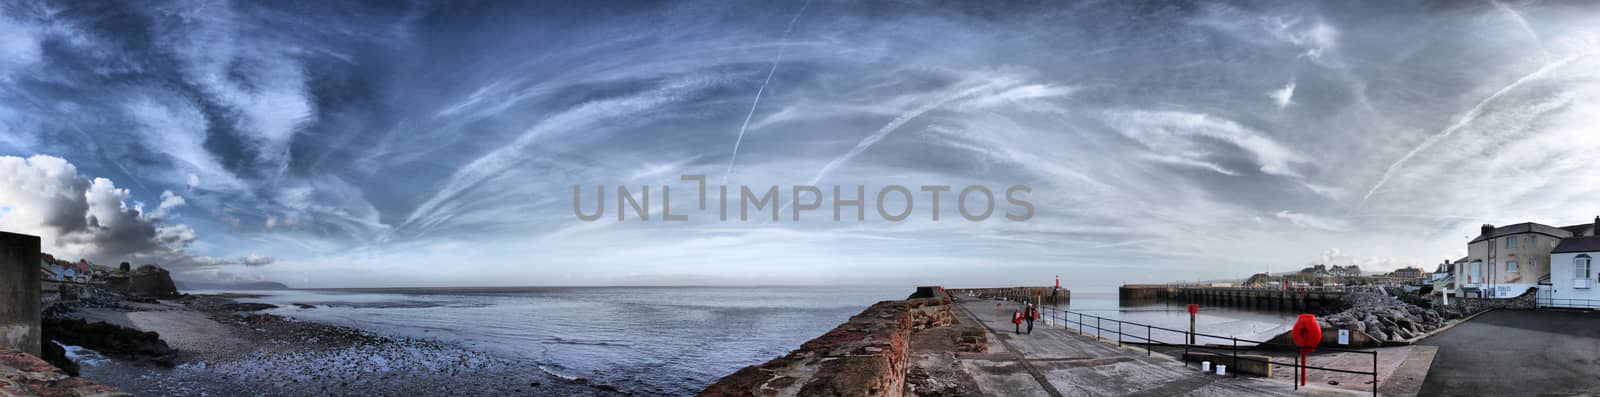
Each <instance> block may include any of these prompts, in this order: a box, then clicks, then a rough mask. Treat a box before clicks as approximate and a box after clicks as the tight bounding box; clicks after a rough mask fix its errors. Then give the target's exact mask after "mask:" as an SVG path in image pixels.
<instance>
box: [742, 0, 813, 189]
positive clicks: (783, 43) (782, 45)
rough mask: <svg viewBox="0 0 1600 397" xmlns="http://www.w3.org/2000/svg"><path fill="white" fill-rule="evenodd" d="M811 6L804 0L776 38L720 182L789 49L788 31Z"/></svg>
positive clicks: (791, 29)
mask: <svg viewBox="0 0 1600 397" xmlns="http://www.w3.org/2000/svg"><path fill="white" fill-rule="evenodd" d="M810 6H811V0H806V2H805V4H801V5H800V11H798V12H795V13H794V18H790V19H789V27H787V28H784V29H783V36H782V37H781V38H779V39H778V56H777V57H776V58H773V59H772V67H771V68H768V69H767V78H766V80H762V81H761V88H757V89H756V99H755V100H753V101H750V112H749V113H746V114H745V115H744V123H743V124H739V137H738V138H735V139H734V140H733V157H732V158H729V159H728V170H727V171H723V172H722V184H724V185H726V184H728V174H732V173H733V164H734V163H737V162H738V161H739V143H741V142H744V131H745V130H746V129H749V128H750V118H751V117H754V116H755V115H756V105H760V104H761V93H763V92H766V91H767V84H768V83H771V82H772V75H773V74H775V73H777V72H778V64H779V63H782V62H783V53H784V51H785V50H788V49H789V32H790V31H793V30H794V24H795V22H799V21H800V16H801V15H805V13H806V7H810Z"/></svg>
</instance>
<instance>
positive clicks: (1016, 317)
mask: <svg viewBox="0 0 1600 397" xmlns="http://www.w3.org/2000/svg"><path fill="white" fill-rule="evenodd" d="M1011 323H1012V324H1015V325H1016V326H1017V335H1022V311H1021V310H1017V311H1013V312H1011Z"/></svg>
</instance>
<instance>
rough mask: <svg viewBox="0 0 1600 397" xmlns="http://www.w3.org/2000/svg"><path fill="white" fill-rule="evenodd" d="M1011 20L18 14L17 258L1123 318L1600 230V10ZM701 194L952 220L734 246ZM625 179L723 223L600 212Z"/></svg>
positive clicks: (933, 8)
mask: <svg viewBox="0 0 1600 397" xmlns="http://www.w3.org/2000/svg"><path fill="white" fill-rule="evenodd" d="M1003 3H1006V4H1001V3H996V2H971V3H960V2H942V1H934V2H921V1H885V2H845V1H828V0H800V1H774V2H723V1H676V2H660V3H649V2H614V3H613V2H578V3H570V4H564V3H562V2H474V1H449V2H437V3H435V2H399V1H378V2H370V3H362V2H321V1H317V2H295V1H262V2H225V1H152V2H83V3H71V2H35V1H29V0H23V1H10V2H6V3H5V4H4V5H0V156H3V157H0V182H5V183H3V184H0V230H6V231H12V232H21V233H29V234H36V235H40V236H42V237H43V238H44V246H45V250H46V252H49V253H52V254H55V255H57V256H60V257H64V258H72V259H75V258H88V259H90V260H92V261H96V262H98V263H104V264H111V263H116V262H120V261H131V262H135V263H160V264H162V265H163V266H165V267H167V268H169V269H172V270H173V272H174V275H175V277H177V278H179V279H180V280H219V281H255V280H274V281H280V282H284V283H287V284H289V285H291V286H295V287H377V286H465V285H482V286H508V285H662V284H666V285H749V284H806V285H810V284H869V285H911V284H942V285H946V286H1000V285H1048V284H1049V283H1050V282H1051V280H1052V277H1054V276H1057V275H1059V276H1061V278H1062V281H1063V284H1064V285H1066V286H1068V287H1072V288H1080V289H1089V290H1096V289H1101V290H1103V289H1108V288H1112V287H1114V286H1115V285H1117V284H1120V283H1124V282H1127V283H1143V282H1167V281H1178V280H1195V279H1211V278H1223V277H1244V276H1248V275H1249V274H1251V273H1256V272H1263V271H1272V272H1281V271H1289V270H1293V269H1298V268H1300V267H1303V266H1306V265H1308V264H1313V263H1328V264H1340V265H1347V264H1356V265H1360V266H1361V267H1362V269H1366V270H1374V271H1376V270H1391V269H1395V268H1399V267H1402V266H1407V265H1417V266H1424V267H1427V268H1428V269H1429V270H1431V269H1432V267H1433V266H1434V264H1437V263H1439V262H1441V261H1443V260H1445V259H1452V258H1456V257H1459V256H1461V255H1464V253H1465V248H1466V242H1467V240H1469V239H1470V237H1472V236H1473V235H1475V234H1476V233H1477V230H1478V226H1479V225H1480V224H1483V223H1494V224H1509V223H1516V222H1528V221H1533V222H1540V223H1546V224H1551V225H1556V226H1563V225H1569V224H1577V223H1585V222H1591V221H1592V220H1593V219H1594V217H1595V215H1597V214H1600V207H1597V206H1596V205H1595V204H1593V203H1595V202H1596V201H1595V200H1594V199H1593V197H1595V195H1597V194H1600V172H1596V171H1595V170H1596V166H1597V165H1600V129H1597V128H1600V127H1596V126H1600V75H1597V74H1600V56H1597V55H1600V7H1597V6H1595V5H1593V4H1591V3H1586V2H1560V1H1484V2H1478V1H1431V2H1410V1H1373V2H1329V3H1323V2H1305V1H1261V2H1126V1H1098V2H1096V1H1088V2H1042V4H1035V3H1032V2H1014V3H1009V2H1003ZM681 175H706V179H707V183H709V184H710V185H711V186H712V189H713V190H715V186H718V185H724V184H725V185H728V186H732V187H734V189H737V187H738V186H750V187H752V188H753V189H756V190H757V191H760V190H762V189H765V188H767V187H770V186H778V187H780V188H781V192H780V194H781V195H784V196H786V195H788V194H789V192H790V187H791V186H793V185H807V184H811V185H818V186H821V187H822V190H824V191H829V187H831V186H832V185H841V186H844V187H845V191H846V192H847V193H850V189H851V188H853V187H855V186H862V187H864V189H865V191H866V192H868V194H869V195H872V194H874V193H875V192H877V191H878V190H879V189H880V188H881V187H882V186H886V185H890V184H900V185H905V186H909V187H910V189H911V191H913V192H916V193H917V196H915V200H916V201H914V204H913V205H912V207H913V208H915V209H916V211H917V212H914V216H912V217H910V218H908V219H906V220H904V221H898V222H895V221H887V220H883V219H881V218H878V217H873V216H869V219H868V220H866V221H856V220H854V219H848V218H847V219H846V220H844V221H840V222H834V221H832V219H829V218H830V216H829V215H830V214H829V211H828V210H829V209H831V208H832V207H831V206H828V205H825V206H823V207H822V208H821V209H820V210H817V211H814V212H808V213H806V214H805V215H804V216H803V219H802V220H801V221H793V220H791V219H788V215H789V213H788V212H787V211H790V210H791V208H790V204H792V203H789V202H788V201H792V200H788V199H783V200H782V201H784V204H783V206H784V210H785V211H786V212H785V219H782V220H780V221H771V220H770V219H769V220H751V221H737V220H731V221H721V220H718V219H717V217H716V216H714V215H713V214H714V213H711V212H703V211H698V208H696V206H697V205H698V204H697V202H696V199H695V196H694V195H691V194H689V193H686V192H693V191H694V190H695V189H696V186H695V184H694V183H693V182H685V181H682V180H680V176H681ZM619 185H625V186H629V190H630V191H634V192H637V191H638V190H639V189H641V188H643V187H644V186H647V185H648V186H652V192H653V193H657V194H659V192H660V190H659V189H661V188H662V187H663V186H667V187H669V188H671V189H673V190H672V192H673V198H672V199H671V200H672V203H671V206H672V208H674V212H675V213H679V214H688V216H689V220H687V221H682V222H663V221H661V220H660V218H659V216H660V213H659V208H657V213H656V214H653V215H655V216H656V218H652V219H651V220H650V221H640V220H637V219H628V220H624V221H617V220H615V218H602V219H601V220H598V221H594V222H585V221H582V220H580V219H579V218H578V217H577V216H576V214H575V213H574V209H573V205H574V197H573V193H574V186H581V187H582V188H583V189H581V190H579V192H580V193H582V194H584V196H582V197H583V198H584V199H585V201H584V202H586V203H592V202H590V201H587V200H592V196H588V195H589V194H593V193H594V192H595V189H597V188H598V187H600V186H607V187H608V190H610V193H612V194H613V195H614V194H615V193H616V191H615V189H616V187H617V186H619ZM922 185H949V186H954V187H955V188H956V190H959V189H960V188H961V187H965V186H972V185H982V186H986V187H989V188H991V189H993V190H995V191H996V193H997V194H999V193H1001V192H1002V191H1003V190H1004V189H1006V188H1007V187H1009V186H1015V185H1024V186H1027V187H1028V188H1029V189H1030V191H1029V192H1027V193H1026V194H1023V195H1022V196H1023V197H1024V199H1025V200H1026V201H1028V202H1030V203H1031V204H1032V205H1033V206H1034V207H1035V212H1034V214H1033V217H1032V218H1029V219H1027V220H1025V221H1012V220H1009V219H1006V218H1004V217H1000V216H999V215H996V216H995V217H992V218H990V219H987V220H984V221H967V220H965V219H963V218H961V217H959V216H956V213H955V212H954V211H955V210H954V209H953V208H952V207H951V206H950V204H949V203H950V202H952V201H953V200H951V199H952V197H950V196H946V197H944V200H945V205H944V207H943V208H941V211H940V213H941V214H942V215H943V216H942V218H941V219H940V220H939V221H933V220H932V219H931V213H932V211H931V208H930V207H928V203H926V202H924V201H921V200H923V199H926V197H924V196H922V194H925V193H924V192H920V191H918V190H917V187H918V186H922ZM735 191H737V190H735ZM830 193H831V192H830ZM849 196H853V194H847V197H849ZM660 199H661V197H659V196H656V197H651V200H652V201H651V205H652V206H657V207H659V206H660V205H661V203H660V201H658V200H660ZM713 203H714V202H713ZM895 203H898V204H902V205H903V204H904V203H902V202H898V201H894V200H891V204H895ZM611 204H614V203H610V202H608V205H611ZM734 204H737V202H735V203H734ZM872 204H873V202H872V201H870V200H869V201H868V203H867V205H869V206H871V205H872ZM998 204H999V206H998V207H997V211H999V212H1006V213H1016V212H1017V211H1018V209H1017V207H1014V206H1007V205H1005V202H1004V201H1003V200H1002V201H1001V202H999V203H998ZM586 205H587V206H586V207H583V208H585V211H592V210H593V207H592V205H593V204H586ZM712 205H713V206H715V204H712ZM611 207H612V208H610V211H613V212H607V213H606V214H608V216H609V215H611V214H614V211H615V210H616V208H615V206H614V205H611ZM866 210H867V211H868V212H869V215H870V214H871V212H872V211H873V208H871V207H869V208H867V209H866ZM846 211H849V210H848V209H847V210H846ZM1008 211H1009V212H1008ZM999 212H997V214H998V213H999ZM846 213H847V214H848V212H846Z"/></svg>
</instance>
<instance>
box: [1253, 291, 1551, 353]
mask: <svg viewBox="0 0 1600 397" xmlns="http://www.w3.org/2000/svg"><path fill="white" fill-rule="evenodd" d="M1534 297H1535V292H1534V290H1531V289H1530V290H1529V291H1528V292H1527V293H1526V294H1523V295H1522V296H1520V297H1517V298H1513V299H1454V298H1452V299H1451V300H1450V305H1444V304H1442V302H1436V303H1429V302H1420V303H1422V304H1423V305H1426V306H1427V307H1424V306H1418V305H1415V304H1411V303H1409V302H1406V301H1404V300H1401V299H1399V298H1397V297H1394V296H1390V295H1387V294H1384V293H1382V292H1379V291H1377V290H1353V291H1351V292H1349V293H1347V294H1345V296H1344V302H1343V303H1344V304H1346V305H1348V308H1347V309H1345V310H1344V311H1341V312H1338V313H1335V314H1332V315H1328V316H1324V317H1322V318H1320V319H1319V320H1320V321H1321V322H1322V324H1323V332H1322V335H1323V343H1324V344H1327V345H1330V346H1331V345H1334V344H1335V343H1337V337H1338V330H1339V329H1348V330H1350V333H1351V341H1350V346H1352V347H1374V346H1381V345H1393V344H1408V343H1411V342H1414V341H1415V340H1416V339H1417V338H1421V337H1423V336H1426V335H1427V334H1428V333H1429V332H1431V331H1433V330H1436V329H1439V328H1441V327H1444V326H1445V325H1447V322H1448V321H1449V320H1454V319H1459V318H1464V317H1467V316H1471V315H1473V314H1477V313H1481V312H1484V311H1487V310H1491V309H1531V308H1534V307H1536V306H1537V305H1535V302H1534ZM1280 339H1281V340H1280ZM1287 341H1288V336H1287V334H1285V335H1281V336H1279V337H1278V338H1274V340H1273V343H1278V342H1283V343H1287Z"/></svg>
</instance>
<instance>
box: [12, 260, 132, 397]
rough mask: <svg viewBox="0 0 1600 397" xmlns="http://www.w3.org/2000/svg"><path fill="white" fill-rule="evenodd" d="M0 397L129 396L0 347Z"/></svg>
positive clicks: (19, 352) (13, 350)
mask: <svg viewBox="0 0 1600 397" xmlns="http://www.w3.org/2000/svg"><path fill="white" fill-rule="evenodd" d="M35 267H37V265H35ZM0 396H7V397H10V396H17V397H34V396H40V397H49V396H95V397H120V396H127V394H124V393H120V392H117V391H116V390H114V389H112V388H110V387H107V386H104V385H101V384H98V383H95V382H94V381H91V380H88V379H84V378H77V377H72V376H69V375H67V374H65V373H62V372H61V371H60V370H58V369H56V367H53V366H51V365H50V364H49V363H46V362H44V360H40V359H39V358H38V357H35V356H33V355H31V354H27V353H23V352H21V351H18V350H16V349H13V348H10V347H7V346H0Z"/></svg>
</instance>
